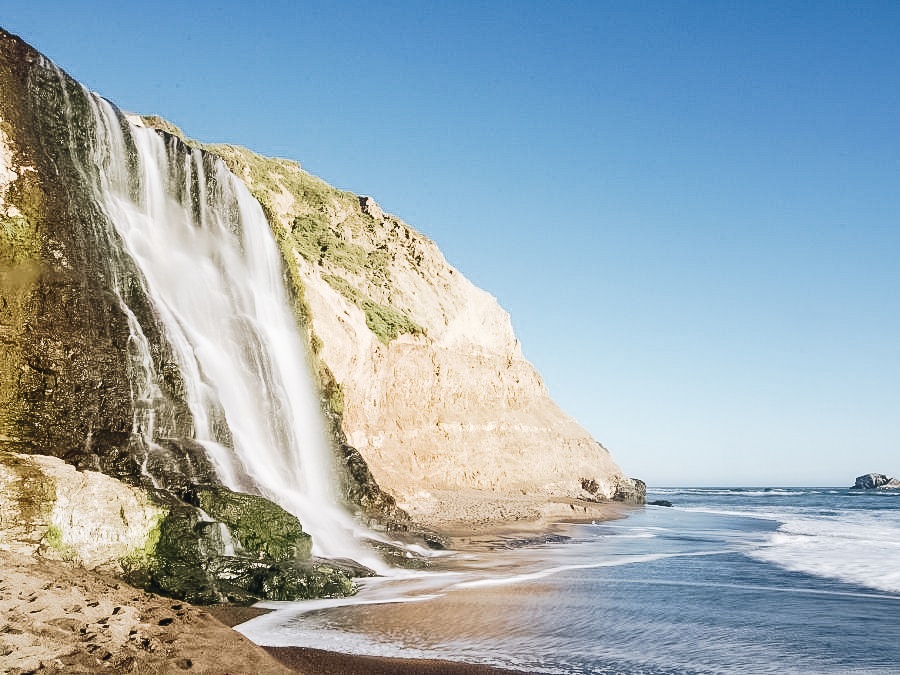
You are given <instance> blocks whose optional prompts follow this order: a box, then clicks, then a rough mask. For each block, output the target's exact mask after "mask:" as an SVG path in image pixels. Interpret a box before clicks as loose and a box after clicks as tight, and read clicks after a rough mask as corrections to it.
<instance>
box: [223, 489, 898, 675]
mask: <svg viewBox="0 0 900 675" xmlns="http://www.w3.org/2000/svg"><path fill="white" fill-rule="evenodd" d="M648 499H650V500H654V499H666V500H669V501H671V502H673V503H674V504H675V506H674V507H673V508H665V507H653V506H650V507H646V508H638V509H635V510H634V512H632V513H631V514H630V515H629V516H627V517H626V518H624V519H621V520H615V521H609V522H603V523H595V524H585V525H566V526H560V528H559V530H558V533H559V534H560V535H562V536H561V537H548V538H547V540H546V541H544V542H543V543H530V544H523V543H522V542H521V541H518V540H515V539H512V538H507V539H503V538H498V539H497V541H495V542H494V546H493V548H492V549H491V550H461V551H458V552H455V553H453V554H452V555H448V556H446V557H444V558H441V559H439V560H438V561H437V562H436V563H435V565H434V569H433V571H429V572H427V573H422V574H415V573H409V574H408V575H406V576H400V577H397V578H376V579H370V580H365V581H364V582H363V584H362V588H361V591H360V593H359V594H358V595H357V596H355V597H353V598H349V599H344V600H334V601H332V600H320V601H310V602H305V603H270V604H268V605H266V606H269V607H271V608H273V609H275V610H276V611H274V612H271V613H269V614H266V615H264V616H261V617H258V618H256V619H254V620H252V621H250V622H248V623H245V624H243V625H241V626H239V627H238V630H240V631H241V632H242V633H244V634H245V635H247V636H248V637H249V638H251V639H252V640H254V641H255V642H257V643H259V644H263V645H271V646H302V647H313V648H317V649H326V650H332V651H340V652H345V653H353V654H366V655H378V656H386V657H392V656H398V657H406V658H432V659H444V660H452V661H464V662H468V663H475V664H484V665H491V666H498V667H503V668H509V669H514V670H521V671H525V672H538V673H732V672H733V673H737V672H741V673H753V672H774V671H778V672H797V673H810V672H816V673H846V672H860V673H862V672H865V673H873V672H885V673H887V672H900V662H898V660H897V657H896V655H895V654H894V653H893V647H894V645H896V644H898V643H900V619H898V618H897V617H898V616H900V494H898V493H896V492H865V493H861V492H859V491H851V490H845V489H838V488H834V489H828V488H791V489H710V488H702V489H701V488H697V489H681V488H678V489H675V488H672V489H659V490H655V491H651V493H650V494H649V495H648Z"/></svg>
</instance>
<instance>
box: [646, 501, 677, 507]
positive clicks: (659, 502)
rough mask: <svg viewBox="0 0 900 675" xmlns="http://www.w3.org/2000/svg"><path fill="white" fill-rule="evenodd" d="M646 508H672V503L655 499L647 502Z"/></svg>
mask: <svg viewBox="0 0 900 675" xmlns="http://www.w3.org/2000/svg"><path fill="white" fill-rule="evenodd" d="M647 506H672V502H670V501H669V500H668V499H655V500H654V501H652V502H647Z"/></svg>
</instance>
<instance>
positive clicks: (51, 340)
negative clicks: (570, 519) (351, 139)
mask: <svg viewBox="0 0 900 675" xmlns="http://www.w3.org/2000/svg"><path fill="white" fill-rule="evenodd" d="M0 90H2V94H3V95H2V96H0V468H2V469H3V471H2V472H0V475H2V476H3V477H5V478H4V480H5V483H4V487H3V489H2V490H0V499H2V500H3V506H4V508H7V507H8V508H9V509H10V511H9V512H10V513H13V512H15V513H20V514H21V515H22V517H23V519H24V520H23V523H25V524H26V525H27V526H26V525H22V526H21V527H20V526H19V525H16V526H13V524H11V523H10V522H8V521H4V522H3V523H2V527H0V545H2V546H3V547H5V548H12V549H14V550H19V549H21V548H22V546H24V549H22V550H25V551H26V552H31V553H35V552H37V553H40V554H44V553H46V554H48V555H51V554H52V552H53V551H55V552H56V555H57V556H58V557H59V556H62V557H64V558H66V559H69V560H72V561H75V562H78V563H80V564H83V565H87V566H100V567H101V568H103V569H110V570H112V571H114V572H117V573H120V574H126V575H130V578H131V579H132V580H133V581H134V583H138V584H140V585H144V586H145V587H147V588H153V589H155V590H161V591H163V592H166V593H169V594H171V595H175V596H177V597H186V598H190V599H194V600H196V601H202V602H210V601H219V600H223V599H232V600H236V601H239V602H248V601H252V600H253V599H255V598H270V599H281V598H291V597H307V596H309V595H313V594H326V595H328V594H331V595H335V594H346V593H351V592H353V587H352V582H351V581H350V579H351V578H352V577H353V576H356V575H359V574H367V573H370V571H369V570H367V569H365V568H363V567H361V566H359V565H341V564H339V565H336V566H331V567H329V566H324V567H323V564H322V560H321V558H322V557H331V558H351V559H354V560H357V561H363V562H364V564H367V565H374V566H376V567H377V564H378V563H377V560H374V559H372V558H369V557H367V556H369V553H367V552H366V551H365V550H363V548H361V547H359V545H358V543H356V541H355V540H356V539H357V537H355V536H351V534H350V533H351V532H353V531H355V529H356V528H357V525H356V524H355V523H354V521H353V520H352V519H351V518H350V516H349V515H348V511H349V512H352V513H354V514H355V515H356V516H357V518H358V519H359V520H361V521H364V522H365V523H366V524H368V525H369V526H370V527H372V528H374V530H388V531H392V532H412V533H415V534H417V536H421V535H422V534H423V533H425V534H426V535H427V533H426V532H425V530H423V529H422V528H426V529H427V528H429V527H433V526H442V525H445V524H447V523H449V522H453V523H462V524H473V523H478V522H486V521H502V520H517V519H535V518H538V517H540V516H541V515H547V514H553V513H562V512H566V513H568V512H569V511H577V512H579V513H584V514H587V513H588V507H589V506H590V505H591V504H597V503H600V502H604V501H606V500H610V499H616V500H620V501H626V502H633V503H641V502H642V501H643V484H642V483H641V482H640V481H636V480H632V479H629V478H627V477H625V476H624V474H623V473H622V471H621V470H620V469H619V468H618V466H617V465H616V464H615V463H614V462H613V460H612V459H611V457H610V455H609V452H608V451H607V450H606V449H605V448H603V447H602V446H601V445H600V444H599V443H597V442H596V441H595V440H594V439H592V438H591V437H590V435H589V434H588V433H587V432H586V431H585V430H584V429H582V428H581V427H580V426H578V424H577V423H575V422H574V421H573V420H572V419H571V418H569V417H568V416H567V415H566V414H565V413H564V412H563V411H561V410H560V409H559V407H558V406H556V405H555V404H554V403H553V401H552V400H551V399H550V397H549V395H548V393H547V390H546V388H545V386H544V384H543V382H542V381H541V378H540V376H539V375H538V373H537V372H536V370H535V369H534V367H533V366H532V365H531V364H530V363H528V361H527V360H526V359H525V358H524V357H523V355H522V351H521V348H520V345H519V343H518V341H517V339H516V337H515V335H514V333H513V330H512V327H511V323H510V319H509V316H508V315H507V314H506V312H504V311H503V310H502V309H501V308H500V306H499V305H498V304H497V302H496V300H495V299H494V298H493V297H491V296H490V295H489V294H488V293H486V292H485V291H483V290H481V289H478V288H476V287H475V286H474V285H473V284H471V283H470V282H469V281H468V280H467V279H465V277H464V276H463V275H462V274H461V273H460V272H459V271H457V270H456V269H454V268H453V267H452V266H450V265H449V264H448V263H447V261H446V260H445V259H444V257H443V255H442V254H441V252H440V251H439V249H438V248H437V246H436V245H435V244H434V242H432V241H430V240H429V239H427V238H426V237H424V236H422V235H421V234H419V233H418V232H416V231H415V230H414V229H412V228H411V227H410V226H408V225H407V224H405V223H404V222H403V221H401V220H400V219H399V218H396V217H394V216H391V215H388V214H385V213H384V212H383V211H382V210H381V208H380V207H379V206H378V205H377V204H376V203H375V202H374V200H373V199H371V198H369V197H365V196H357V195H354V194H351V193H348V192H343V191H340V190H337V189H335V188H333V187H331V186H329V185H327V184H326V183H324V182H323V181H321V180H319V179H318V178H315V177H314V176H311V175H310V174H308V173H306V172H304V171H303V170H302V169H301V168H300V166H299V165H298V164H296V163H295V162H291V161H288V160H281V159H270V158H264V157H260V156H259V155H256V154H254V153H252V152H250V151H248V150H245V149H243V148H239V147H236V146H229V145H203V144H200V143H197V142H194V141H191V140H190V139H187V138H185V137H184V135H183V134H181V133H180V132H179V131H178V129H177V128H176V127H174V126H173V125H171V124H169V123H167V122H165V121H164V120H161V119H160V118H156V117H143V118H141V117H138V116H135V115H125V114H124V113H122V112H121V111H119V110H118V109H116V108H115V107H114V106H113V105H111V104H110V103H109V102H107V101H105V100H104V99H101V98H100V97H98V96H96V95H95V94H92V93H91V92H88V91H87V90H85V89H84V88H83V87H82V86H81V85H79V84H78V83H77V82H75V81H74V80H72V79H71V78H70V77H68V75H66V74H65V73H64V72H63V71H62V70H60V69H59V68H57V67H56V66H55V65H54V64H53V63H52V62H50V61H49V60H47V59H46V58H45V57H43V56H42V55H40V54H39V53H38V52H36V51H34V50H33V49H32V48H31V47H29V46H28V45H27V44H25V43H24V42H22V41H21V40H20V39H18V38H16V37H15V36H12V35H10V34H8V33H5V32H3V31H0ZM251 195H252V196H251ZM254 198H255V200H254ZM285 282H287V283H285ZM307 371H309V372H307ZM307 389H308V391H307ZM30 455H51V456H53V457H55V458H57V459H56V460H52V461H51V458H39V457H34V458H33V459H29V458H28V456H30ZM58 460H62V461H64V462H65V463H67V464H68V465H70V466H66V464H63V463H62V462H59V464H56V463H54V462H56V461H58ZM72 467H74V469H73V468H72ZM75 469H77V471H75ZM95 472H102V473H95ZM103 474H106V476H104V475H103ZM23 476H26V477H27V476H31V477H33V478H34V479H35V480H30V479H29V480H26V478H23ZM107 477H109V478H107ZM114 479H115V480H114ZM40 486H44V487H46V490H45V491H44V492H41V489H42V488H41V489H39V488H40ZM35 490H36V491H35ZM98 490H99V492H97V491H98ZM45 492H46V494H45ZM97 495H101V496H100V497H97ZM91 499H101V500H102V501H104V503H108V504H118V505H119V507H120V511H121V514H123V515H122V516H121V521H122V523H124V524H125V525H127V526H128V527H131V525H133V524H134V523H138V525H135V526H134V527H131V529H128V527H126V530H127V531H125V530H121V527H120V526H123V527H124V526H125V525H122V523H118V521H117V522H116V523H115V526H116V527H117V528H119V529H115V528H114V533H113V534H110V533H109V532H113V530H110V531H109V532H107V534H108V535H109V537H111V538H112V540H114V541H115V542H118V543H116V545H115V546H113V547H112V548H110V549H108V550H105V552H103V553H102V554H101V553H98V552H96V551H94V550H93V549H91V547H90V542H89V539H90V536H89V535H86V534H85V533H86V532H94V531H100V530H103V528H104V527H105V525H104V524H103V523H99V522H93V521H91V520H90V518H89V517H88V516H91V515H92V517H96V518H99V519H100V520H101V521H102V520H103V519H104V516H103V515H102V514H103V513H105V512H104V511H99V512H98V513H97V514H88V513H87V511H85V510H84V509H82V511H77V509H76V511H73V513H81V514H82V515H81V516H76V515H73V516H72V517H71V518H70V519H69V520H68V521H65V520H63V519H62V516H61V515H60V514H61V513H62V511H61V509H63V510H65V509H66V508H68V507H66V506H65V505H66V504H76V503H88V502H89V501H90V500H91ZM73 500H74V501H73ZM23 505H24V506H23ZM23 509H24V510H23ZM125 514H131V515H127V516H126V515H125ZM141 514H142V515H141ZM236 514H237V515H236ZM240 514H249V516H247V517H244V516H241V515H240ZM82 516H83V517H84V518H86V520H84V519H82V520H80V519H79V518H82ZM298 516H299V520H298V519H297V517H298ZM85 523H87V524H85ZM129 523H130V524H131V525H129ZM273 523H274V524H276V525H277V527H276V529H277V532H272V531H269V528H270V526H272V524H273ZM135 527H136V528H137V529H135ZM17 528H18V529H17ZM23 528H24V529H23ZM98 528H99V530H98ZM103 531H106V530H103ZM310 535H312V538H311V540H310ZM104 536H106V535H104ZM284 537H287V538H288V540H289V541H288V543H284ZM363 537H364V538H365V537H368V538H378V536H377V535H376V534H375V533H374V531H373V530H369V531H368V533H367V534H363ZM426 540H429V541H434V542H437V541H438V540H437V539H433V538H430V537H429V536H426ZM274 542H281V543H274ZM392 545H393V544H389V543H388V542H382V543H381V544H380V547H381V550H382V551H386V552H388V554H389V555H390V551H391V546H392ZM135 551H140V552H141V555H139V556H138V557H137V558H135V555H136V553H135ZM135 560H138V562H139V564H138V563H135ZM129 565H130V567H129ZM191 570H201V571H202V572H201V573H200V576H191V575H192V574H193V572H192V571H191Z"/></svg>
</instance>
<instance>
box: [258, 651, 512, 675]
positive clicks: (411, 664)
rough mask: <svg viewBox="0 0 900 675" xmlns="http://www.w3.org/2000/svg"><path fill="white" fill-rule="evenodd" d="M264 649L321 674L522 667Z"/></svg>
mask: <svg viewBox="0 0 900 675" xmlns="http://www.w3.org/2000/svg"><path fill="white" fill-rule="evenodd" d="M265 650H266V651H267V652H269V654H271V655H272V656H274V657H275V658H276V659H278V660H279V661H280V662H282V663H283V664H285V665H286V666H288V667H290V668H293V669H295V670H297V671H298V672H302V673H318V675H391V674H393V673H396V674H398V675H405V674H407V673H408V674H409V675H414V674H421V675H522V673H521V671H512V670H501V669H499V668H490V667H488V666H477V665H472V664H468V663H457V662H455V661H437V660H426V659H388V658H383V657H380V656H354V655H352V654H339V653H336V652H326V651H322V650H320V649H305V648H300V647H266V648H265Z"/></svg>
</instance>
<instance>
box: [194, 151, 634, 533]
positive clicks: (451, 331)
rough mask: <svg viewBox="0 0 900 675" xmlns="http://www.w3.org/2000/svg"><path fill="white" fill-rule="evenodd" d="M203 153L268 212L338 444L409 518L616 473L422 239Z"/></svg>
mask: <svg viewBox="0 0 900 675" xmlns="http://www.w3.org/2000/svg"><path fill="white" fill-rule="evenodd" d="M208 149H210V150H212V151H213V152H219V153H220V154H222V155H223V156H224V158H225V159H226V161H227V162H228V163H229V165H230V166H231V168H232V170H233V171H235V173H236V174H237V175H239V176H242V177H243V178H244V180H245V181H246V182H247V184H248V185H249V187H250V188H251V190H252V191H253V192H254V195H255V196H256V197H257V198H258V199H259V200H260V201H261V203H263V205H264V207H265V208H266V210H267V212H268V214H269V217H270V219H272V220H274V221H275V224H274V229H275V230H276V234H277V235H278V238H279V243H280V245H281V248H282V252H283V254H284V256H285V258H286V259H287V261H288V265H289V268H290V272H291V276H292V277H293V278H294V281H295V283H296V284H298V285H299V286H300V287H302V294H303V299H304V303H305V307H304V312H305V313H306V314H307V316H306V318H307V323H308V328H309V330H310V332H311V334H312V336H311V342H312V344H313V349H314V351H315V352H316V358H317V359H319V360H320V361H321V362H322V363H324V364H325V366H327V368H328V370H329V371H330V373H331V375H332V376H333V377H334V379H335V381H336V382H337V383H338V384H339V386H340V392H341V395H342V401H341V402H340V403H342V427H343V431H344V433H345V434H346V436H347V440H348V442H349V443H350V445H352V446H354V447H356V448H357V449H358V450H359V451H360V453H361V454H362V456H363V458H364V459H365V460H366V462H367V463H368V465H369V468H370V469H371V471H372V473H373V475H374V477H375V479H376V480H377V482H378V484H379V485H380V486H381V487H382V488H383V489H385V490H387V491H388V492H390V493H392V494H393V495H395V496H396V497H397V499H398V505H399V506H401V507H402V508H404V509H406V510H407V511H408V512H409V513H410V514H411V515H412V516H413V517H414V518H417V519H419V520H425V521H435V520H441V519H446V518H450V519H454V518H457V517H458V518H459V519H463V520H465V519H472V518H481V517H483V516H484V513H482V512H481V511H480V510H479V509H477V508H476V509H474V510H473V509H470V508H468V507H466V508H462V507H458V505H457V503H456V502H457V501H458V500H447V499H446V495H447V494H448V493H449V492H455V493H460V491H467V490H470V491H477V492H468V493H467V494H470V498H469V499H468V501H469V502H471V501H472V500H473V499H474V500H475V501H477V500H484V502H485V504H487V503H490V502H498V501H500V500H503V499H508V498H527V497H535V498H541V499H548V498H550V499H553V498H578V497H582V498H583V497H588V498H600V499H602V498H611V497H612V496H613V495H614V494H615V492H616V490H617V488H618V487H619V485H620V484H622V483H625V484H627V483H628V482H629V481H628V479H625V478H624V477H623V474H622V472H621V470H620V469H619V467H618V466H617V465H616V464H615V463H614V462H613V460H612V459H611V457H610V455H609V453H608V452H607V450H606V449H605V448H603V447H602V446H601V445H600V444H599V443H597V442H596V441H595V440H594V439H592V438H591V436H590V435H589V434H588V433H587V431H585V430H584V429H583V428H582V427H580V426H579V425H578V424H577V423H576V422H575V421H574V420H572V419H571V418H570V417H568V416H567V415H566V414H565V413H564V412H563V411H562V410H560V408H559V407H558V406H557V405H556V404H555V403H554V402H553V401H552V400H551V399H550V397H549V395H548V393H547V390H546V388H545V386H544V384H543V382H542V380H541V378H540V376H539V375H538V373H537V372H536V370H535V369H534V367H533V366H532V365H531V364H530V363H529V362H528V361H527V360H525V358H524V357H523V355H522V351H521V348H520V346H519V343H518V341H517V340H516V337H515V335H514V333H513V330H512V326H511V323H510V319H509V315H508V314H507V313H506V312H505V311H504V310H503V309H502V308H501V307H500V306H499V305H498V303H497V301H496V300H495V299H494V298H493V297H492V296H491V295H489V294H488V293H486V292H485V291H483V290H481V289H479V288H477V287H475V286H474V285H473V284H472V283H471V282H469V281H468V280H467V279H466V278H465V277H464V276H463V275H462V274H460V273H459V272H458V271H457V270H455V269H454V268H453V267H452V266H450V265H449V264H448V263H447V261H446V260H445V259H444V257H443V255H442V254H441V252H440V251H439V250H438V248H437V246H436V245H435V244H434V242H432V241H430V240H429V239H427V238H426V237H424V236H422V235H421V234H419V233H417V232H416V231H414V230H413V229H412V228H410V227H409V226H408V225H406V224H405V223H403V222H402V221H400V220H399V219H397V218H395V217H393V216H390V215H385V214H384V213H383V212H382V210H381V208H380V207H379V206H378V205H377V204H376V203H375V202H374V201H373V200H372V199H371V198H368V197H356V196H355V195H352V194H349V193H345V192H341V191H338V190H336V189H334V188H331V187H330V186H327V185H326V184H324V183H323V182H321V181H319V180H318V179H316V178H314V177H312V176H310V175H309V174H306V173H305V172H303V171H302V170H301V169H300V168H299V166H297V165H296V164H294V163H291V162H287V161H285V160H265V159H262V158H260V157H258V156H256V155H253V154H252V153H250V152H248V151H246V150H243V149H240V148H235V147H233V146H211V147H209V148H208ZM385 317H386V320H385V321H381V319H382V318H385ZM385 326H387V327H385ZM455 509H456V510H459V513H449V512H447V511H453V510H455ZM441 511H444V512H443V513H441Z"/></svg>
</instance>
